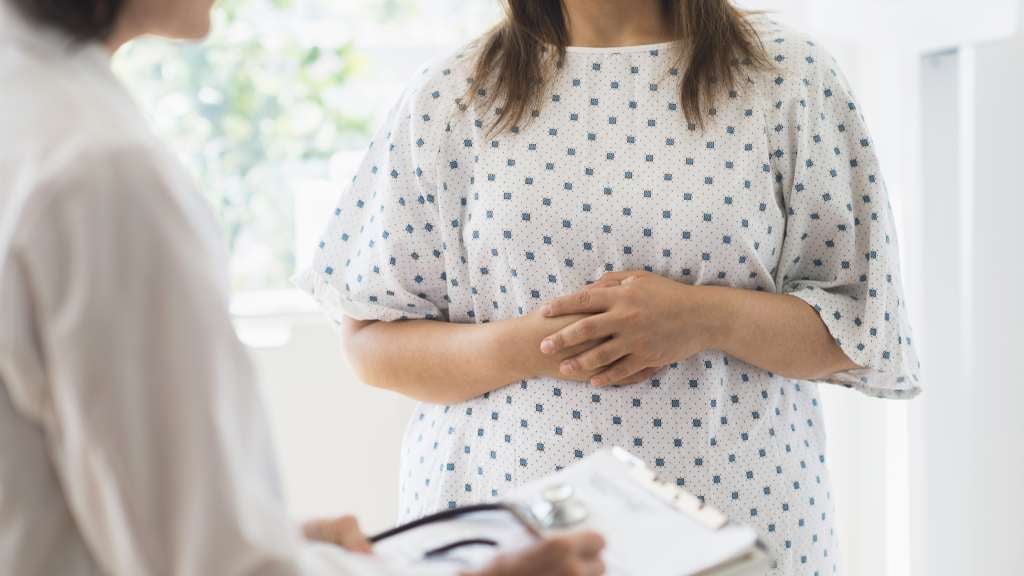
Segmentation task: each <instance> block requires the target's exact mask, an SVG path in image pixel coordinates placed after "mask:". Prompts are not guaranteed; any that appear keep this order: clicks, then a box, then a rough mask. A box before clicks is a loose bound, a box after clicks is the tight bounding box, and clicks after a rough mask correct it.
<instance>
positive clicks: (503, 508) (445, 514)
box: [369, 502, 519, 544]
mask: <svg viewBox="0 0 1024 576" xmlns="http://www.w3.org/2000/svg"><path fill="white" fill-rule="evenodd" d="M478 512H509V513H511V514H512V515H513V516H515V517H516V519H517V520H518V519H519V515H518V514H517V513H516V511H515V510H514V509H513V508H512V507H511V506H509V505H507V504H503V503H501V502H495V503H490V504H472V505H469V506H460V507H458V508H451V509H449V510H442V511H440V512H435V513H434V514H430V515H427V516H424V517H422V518H417V519H416V520H413V521H411V522H406V523H405V524H400V525H398V526H395V527H394V528H391V529H388V530H385V531H383V532H380V533H379V534H374V535H373V536H370V537H369V541H370V543H371V544H376V543H378V542H380V541H381V540H386V539H388V538H391V537H392V536H397V535H399V534H402V533H403V532H408V531H410V530H415V529H416V528H420V527H422V526H427V525H429V524H435V523H437V522H444V521H446V520H453V519H455V518H459V517H462V516H465V515H467V514H475V513H478Z"/></svg>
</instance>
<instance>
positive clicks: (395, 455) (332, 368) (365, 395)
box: [242, 316, 413, 531]
mask: <svg viewBox="0 0 1024 576" xmlns="http://www.w3.org/2000/svg"><path fill="white" fill-rule="evenodd" d="M259 323H260V322H257V323H256V324H259ZM263 324H266V325H269V329H270V330H272V331H274V332H277V331H281V330H284V331H285V332H284V333H283V334H281V336H283V337H284V338H283V339H282V340H279V341H278V342H277V343H275V345H270V346H266V347H259V348H253V349H252V353H253V357H254V359H255V361H256V365H257V370H258V372H259V375H260V378H261V382H262V384H263V390H264V397H265V398H266V400H267V404H268V407H269V412H270V416H271V423H272V425H273V427H274V431H275V436H276V438H275V439H276V441H277V449H278V454H279V462H280V464H281V466H282V468H283V470H284V473H285V482H286V490H287V494H288V497H289V500H290V505H291V510H292V513H293V515H294V516H295V517H296V518H302V519H304V518H311V517H316V516H325V515H326V516H330V515H334V514H343V513H344V514H356V515H357V516H358V517H359V519H360V521H361V523H362V525H363V528H364V529H366V530H368V531H374V530H380V529H384V528H387V527H389V526H391V525H392V524H393V523H394V520H395V518H396V514H397V511H398V462H399V447H400V445H401V435H402V432H403V431H404V429H405V423H406V420H407V419H408V416H409V414H410V412H411V409H412V405H413V403H412V402H411V401H410V400H408V399H405V398H402V397H400V396H397V395H395V394H392V393H389V392H384V391H381V390H377V389H374V388H370V387H369V386H366V385H363V384H361V383H358V382H356V380H355V378H354V377H353V376H352V375H351V371H350V370H349V368H348V366H347V365H346V364H345V362H344V360H343V357H342V354H341V345H340V340H339V338H338V334H337V333H336V332H335V330H334V329H333V328H332V327H331V326H330V325H328V323H327V322H325V321H323V320H322V319H319V318H312V317H306V316H302V317H300V318H297V319H293V320H290V321H289V322H288V323H287V324H282V323H280V322H279V321H278V320H270V321H267V322H263ZM289 325H290V326H289ZM252 328H253V322H251V321H247V322H243V329H242V336H243V338H251V334H247V330H251V329H252ZM257 328H258V326H257Z"/></svg>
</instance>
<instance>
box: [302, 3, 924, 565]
mask: <svg viewBox="0 0 1024 576" xmlns="http://www.w3.org/2000/svg"><path fill="white" fill-rule="evenodd" d="M757 25H758V28H759V30H761V35H762V39H763V41H764V43H765V45H766V47H767V49H768V51H769V55H770V56H771V58H772V61H773V63H774V65H775V67H774V69H773V70H771V71H768V72H758V73H751V74H750V75H749V77H747V78H745V79H744V81H743V82H742V83H741V84H740V85H739V86H737V87H736V89H735V90H733V91H731V92H729V93H728V94H724V95H723V96H722V97H721V98H720V100H719V101H718V102H717V103H716V107H715V108H714V109H712V110H710V112H709V116H708V123H707V127H706V129H705V130H703V131H701V130H700V129H698V128H697V127H696V126H694V125H692V124H690V123H688V122H687V121H686V119H685V118H684V116H683V114H682V112H681V108H680V104H679V101H678V90H677V88H678V79H679V77H680V71H679V70H678V69H677V67H676V63H675V62H674V58H672V56H671V55H672V48H673V46H672V45H671V43H668V44H662V45H655V46H647V47H634V48H619V49H575V50H574V49H570V51H569V53H568V54H567V59H566V62H565V65H564V67H563V69H562V70H561V73H560V74H559V76H558V77H557V78H556V79H555V80H554V81H553V82H552V84H551V85H550V86H548V87H547V89H546V90H545V92H544V95H543V99H542V101H541V103H540V104H539V105H538V107H537V109H536V110H533V111H532V113H531V114H528V116H529V117H528V118H527V119H526V120H528V122H524V124H523V125H521V126H517V127H515V128H513V129H512V130H511V131H510V132H508V133H505V134H501V135H498V136H488V134H487V127H488V125H489V122H490V121H491V120H492V119H493V114H494V111H493V110H488V111H479V110H473V109H469V110H466V109H464V107H463V106H462V105H461V100H460V97H461V96H462V94H463V92H464V91H465V87H466V83H467V77H468V75H469V74H470V70H471V64H472V54H473V52H472V51H473V49H474V48H473V46H472V45H471V46H470V47H469V48H467V49H466V50H464V51H462V52H460V53H459V54H457V55H455V56H452V57H450V58H447V59H445V60H444V61H442V62H441V63H439V64H437V65H433V66H430V67H428V68H427V69H426V70H424V72H423V73H422V75H421V76H420V77H419V78H418V79H417V81H415V82H413V84H412V85H411V86H410V87H409V89H408V90H407V91H406V92H405V94H404V95H403V96H402V98H401V99H400V102H399V103H398V104H397V105H396V107H395V108H394V111H393V113H392V114H391V117H390V119H389V120H388V122H387V123H386V125H385V128H384V129H383V130H382V131H381V132H380V133H379V134H378V135H377V136H376V138H375V139H374V141H373V144H372V145H371V147H370V150H369V152H368V153H367V156H366V160H365V161H364V163H363V165H362V167H361V168H360V170H359V172H358V174H357V175H356V177H355V179H354V180H353V182H352V185H351V186H350V187H348V188H347V189H346V191H345V192H344V193H343V194H342V196H341V200H340V203H339V206H338V208H337V210H336V211H335V213H334V215H333V217H332V219H331V221H330V223H329V225H328V228H327V231H326V233H325V234H324V236H323V240H322V242H321V244H320V250H319V252H318V254H317V257H316V259H315V263H314V265H313V268H312V269H311V270H310V271H309V272H308V273H307V274H306V276H305V279H304V282H305V286H306V288H308V289H309V290H310V291H311V292H313V293H314V295H315V296H316V297H317V298H318V299H319V300H320V301H321V302H322V303H323V304H324V305H325V307H326V308H327V310H329V311H330V313H332V314H334V315H335V317H336V318H338V317H340V315H342V314H344V315H348V316H352V317H354V318H360V319H377V320H385V321H389V320H396V319H402V318H429V319H438V320H447V321H451V322H460V323H466V322H489V321H493V320H501V319H507V318H512V317H516V316H519V315H522V314H525V313H527V312H529V311H530V310H532V309H533V308H535V307H536V306H538V305H539V304H540V303H541V302H543V301H544V300H546V299H549V298H553V297H556V296H560V295H563V294H566V293H570V292H573V291H575V290H577V289H579V288H581V287H582V286H584V285H586V284H587V283H588V282H592V281H594V280H596V279H597V278H599V277H600V276H601V275H602V274H604V273H605V272H608V271H615V270H633V269H644V270H648V271H650V272H654V273H657V274H661V275H664V276H667V277H670V278H674V279H676V280H679V281H681V282H686V283H690V284H718V285H728V286H734V287H739V288H745V289H750V290H766V291H772V292H784V293H789V294H793V295H795V296H797V297H799V298H802V299H803V300H805V301H806V302H807V303H808V304H810V305H811V306H813V307H814V308H815V309H816V310H817V311H818V312H819V313H820V315H821V317H822V319H823V320H824V322H825V324H826V325H827V326H828V328H829V330H830V331H831V333H832V335H833V336H834V337H835V339H836V342H837V343H838V344H839V345H840V346H841V347H842V349H843V350H844V351H845V352H846V353H847V354H848V355H849V356H850V358H852V359H853V360H854V361H855V362H857V363H858V365H860V366H862V367H863V368H862V369H858V370H855V371H852V372H849V373H844V374H839V375H836V376H834V377H832V378H829V379H828V380H829V381H831V382H833V383H838V384H842V385H846V386H851V387H853V388H856V389H858V390H861V391H863V392H865V393H867V394H871V395H876V396H882V397H893V398H906V397H911V396H913V395H914V394H916V392H917V391H918V385H917V369H918V365H917V364H918V363H917V359H916V356H915V354H914V351H913V348H912V346H911V335H910V331H909V328H908V325H907V322H906V313H905V309H904V303H903V299H902V295H901V289H900V277H899V270H898V268H899V267H898V262H897V258H898V250H897V246H896V236H895V232H894V229H893V220H892V213H891V211H890V208H889V203H888V197H887V194H886V189H885V185H884V183H883V180H882V178H881V175H880V173H879V167H878V161H877V159H876V155H875V152H874V149H873V142H872V141H871V138H870V137H869V136H868V132H867V129H866V127H865V123H864V120H863V118H862V116H861V112H860V110H859V109H858V107H857V105H856V101H855V99H854V98H853V96H852V95H851V93H850V89H849V87H848V85H847V83H846V81H845V80H844V78H843V77H842V75H841V73H840V72H839V71H838V70H837V68H836V65H835V62H834V60H833V59H832V57H831V56H830V55H829V54H828V53H827V52H826V51H825V50H823V49H822V48H820V47H818V46H817V45H815V43H814V42H813V41H812V40H810V39H809V38H807V37H805V36H803V35H801V34H799V33H796V32H793V31H791V30H787V29H784V28H781V27H779V26H778V25H776V24H774V23H772V22H769V21H767V20H758V23H757ZM612 445H620V446H623V447H625V448H627V449H629V450H630V451H632V452H633V453H634V454H636V455H637V456H639V457H641V458H643V459H644V460H645V461H647V462H648V463H650V464H651V465H652V466H653V467H655V469H656V470H658V471H659V472H660V473H661V475H662V476H663V477H665V478H667V479H669V480H671V481H674V482H675V483H676V484H677V485H679V486H682V487H684V488H686V489H688V490H690V491H691V492H693V493H694V494H696V495H698V496H699V497H701V498H702V499H705V500H708V501H710V502H712V503H714V504H715V505H717V506H718V507H720V508H722V509H723V510H724V511H726V512H727V513H728V514H729V515H731V516H732V517H733V518H735V519H736V520H738V521H741V522H746V523H749V524H751V525H753V526H755V527H756V528H757V529H758V530H759V531H760V532H761V534H762V536H763V537H764V538H765V539H766V541H767V542H769V544H770V546H771V548H772V551H773V553H774V554H775V556H776V558H777V563H778V565H777V566H776V567H775V568H774V569H773V570H772V571H771V574H773V575H774V574H818V575H824V574H836V573H838V572H839V561H838V549H837V543H836V534H835V529H834V525H833V505H832V498H831V492H830V487H829V476H828V471H827V469H826V466H825V461H826V459H825V438H824V429H823V426H822V414H821V407H820V405H819V399H818V388H817V384H816V383H812V382H804V381H795V380H788V379H785V378H781V377H778V376H776V375H773V374H771V373H768V372H766V371H764V370H761V369H759V368H757V367H754V366H751V365H748V364H745V363H743V362H741V361H739V360H737V359H734V358H730V357H728V356H725V355H723V354H721V353H719V352H716V351H706V352H704V353H701V354H698V355H697V356H695V357H693V358H691V359H689V360H687V361H685V362H679V363H677V364H673V365H671V366H669V367H668V368H667V370H665V371H663V372H662V373H660V374H659V375H658V376H657V377H656V378H654V379H651V380H648V381H647V382H645V383H642V384H638V385H633V386H625V387H613V388H609V389H600V390H598V389H592V388H590V387H588V386H585V385H581V384H576V383H572V382H566V381H560V380H554V379H543V378H542V379H533V380H523V381H521V382H517V383H514V384H512V385H510V386H507V387H505V388H503V389H500V390H496V391H494V392H491V393H489V394H486V395H484V396H483V397H480V398H477V399H474V400H472V401H469V402H466V403H464V404H460V405H453V406H435V405H420V406H419V407H418V408H417V410H416V412H415V415H414V417H413V418H412V420H411V421H410V423H409V426H408V429H407V432H406V436H405V441H404V448H403V455H402V456H403V465H402V488H401V514H402V517H403V519H408V518H411V517H415V516H419V515H422V514H425V513H428V512H432V511H435V510H437V509H440V508H445V507H449V506H455V505H460V504H466V503H471V502H476V501H479V500H485V499H491V498H495V497H500V496H502V494H504V493H505V492H506V491H508V490H509V489H510V488H512V487H513V486H516V485H518V484H521V483H523V482H526V481H529V480H532V479H534V478H537V477H540V476H543V475H545V474H548V473H550V472H552V471H554V470H557V469H560V468H562V467H564V466H567V465H569V464H571V463H572V462H573V461H575V460H576V459H579V458H582V457H584V456H585V455H587V454H588V453H590V452H592V451H594V450H596V449H599V448H602V447H606V446H612Z"/></svg>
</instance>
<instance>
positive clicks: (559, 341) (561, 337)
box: [540, 314, 612, 368]
mask: <svg viewBox="0 0 1024 576" xmlns="http://www.w3.org/2000/svg"><path fill="white" fill-rule="evenodd" d="M608 320H609V319H608V317H607V316H606V315H603V314H596V315H594V316H590V317H587V318H584V319H582V320H578V321H576V322H573V323H572V324H570V325H568V326H566V327H565V328H562V329H561V330H559V331H558V332H555V333H554V334H552V335H551V336H548V337H547V338H545V339H544V340H542V341H541V343H540V351H541V353H543V354H554V353H556V352H558V351H560V350H565V349H566V348H572V347H573V346H578V345H580V344H583V343H585V342H590V341H591V340H597V339H599V338H604V337H606V336H611V335H612V326H611V324H610V323H609V322H608ZM603 365H604V364H599V365H598V366H595V368H597V367H599V366H603Z"/></svg>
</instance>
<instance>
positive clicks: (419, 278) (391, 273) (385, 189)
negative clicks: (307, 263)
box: [296, 83, 450, 322]
mask: <svg viewBox="0 0 1024 576" xmlns="http://www.w3.org/2000/svg"><path fill="white" fill-rule="evenodd" d="M448 100H450V95H449V94H446V93H445V88H444V87H440V86H428V85H424V83H420V84H418V85H417V84H414V85H412V86H410V87H409V88H408V89H406V91H405V92H404V93H403V95H402V96H401V97H400V98H399V101H398V102H397V104H395V105H394V107H393V108H392V110H391V112H390V114H389V116H388V119H387V121H386V122H385V123H384V125H383V126H382V127H381V128H380V129H379V131H378V132H377V134H376V135H375V136H374V138H373V140H372V142H371V143H370V146H369V149H368V150H367V152H366V155H365V157H364V158H363V160H362V163H361V165H360V167H359V169H358V171H357V173H356V175H355V177H354V178H353V179H352V181H351V183H350V184H349V185H348V186H347V187H346V188H345V190H344V191H343V192H342V193H341V197H340V199H339V200H338V204H337V207H336V208H335V210H334V212H333V214H332V215H331V216H330V220H329V221H328V224H327V227H326V230H325V231H324V233H323V235H322V237H321V239H320V243H319V245H318V247H317V249H316V251H315V255H314V259H313V265H312V266H311V268H309V269H308V270H306V271H305V272H303V273H302V274H300V275H299V276H298V277H297V278H296V284H298V285H299V287H300V288H302V289H303V290H305V291H307V292H309V293H310V294H311V295H312V296H313V298H314V299H315V300H317V302H318V303H319V304H320V305H321V306H322V307H323V308H324V309H325V310H326V312H327V313H328V314H329V315H330V316H331V318H332V319H334V320H335V322H340V321H341V319H342V317H343V316H347V317H350V318H353V319H356V320H381V321H392V320H404V319H428V320H434V319H442V320H445V319H447V315H448V293H447V274H446V267H445V251H446V249H447V245H446V243H445V240H444V235H443V225H442V222H441V212H440V208H439V201H438V193H439V186H438V182H439V178H438V170H439V166H438V161H437V158H438V155H439V152H440V150H441V146H442V145H443V140H444V137H445V134H446V132H447V131H446V129H445V125H446V122H447V118H446V116H447V114H446V112H445V110H444V109H443V106H442V105H441V104H440V103H442V102H446V101H448Z"/></svg>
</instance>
